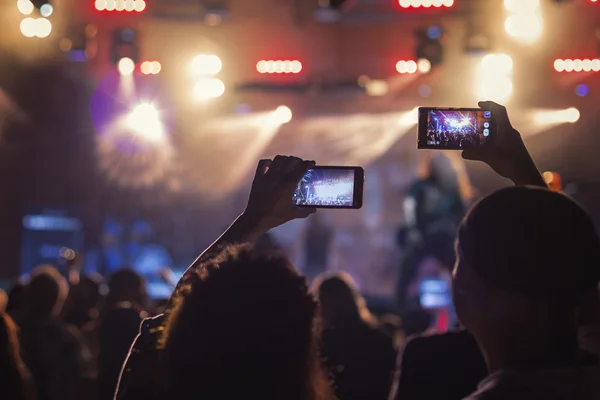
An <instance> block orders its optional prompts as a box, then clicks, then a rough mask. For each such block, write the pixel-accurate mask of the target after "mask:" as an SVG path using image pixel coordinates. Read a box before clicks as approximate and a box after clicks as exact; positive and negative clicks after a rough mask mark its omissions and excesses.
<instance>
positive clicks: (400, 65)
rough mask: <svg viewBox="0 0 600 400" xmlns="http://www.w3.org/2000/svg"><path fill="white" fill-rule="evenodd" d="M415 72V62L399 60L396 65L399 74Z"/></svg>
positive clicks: (416, 67) (416, 68)
mask: <svg viewBox="0 0 600 400" xmlns="http://www.w3.org/2000/svg"><path fill="white" fill-rule="evenodd" d="M417 70H418V66H417V62H416V61H414V60H408V61H404V60H400V61H398V62H397V63H396V71H398V73H399V74H414V73H415V72H417Z"/></svg>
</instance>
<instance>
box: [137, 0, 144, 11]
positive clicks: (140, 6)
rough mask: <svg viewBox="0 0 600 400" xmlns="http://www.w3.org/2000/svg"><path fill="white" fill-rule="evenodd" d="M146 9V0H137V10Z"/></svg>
mask: <svg viewBox="0 0 600 400" xmlns="http://www.w3.org/2000/svg"><path fill="white" fill-rule="evenodd" d="M145 9H146V2H145V1H144V0H136V2H135V11H137V12H142V11H144V10H145Z"/></svg>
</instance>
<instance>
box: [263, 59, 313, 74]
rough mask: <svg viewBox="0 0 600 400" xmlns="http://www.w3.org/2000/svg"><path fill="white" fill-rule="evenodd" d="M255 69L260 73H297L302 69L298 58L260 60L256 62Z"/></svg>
mask: <svg viewBox="0 0 600 400" xmlns="http://www.w3.org/2000/svg"><path fill="white" fill-rule="evenodd" d="M256 71H258V73H260V74H298V73H300V71H302V63H301V62H300V61H298V60H260V61H259V62H258V63H256Z"/></svg>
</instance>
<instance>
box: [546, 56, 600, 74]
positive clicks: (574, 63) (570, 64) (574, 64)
mask: <svg viewBox="0 0 600 400" xmlns="http://www.w3.org/2000/svg"><path fill="white" fill-rule="evenodd" d="M554 69H555V70H556V71H557V72H582V71H583V72H591V71H593V72H600V59H598V58H594V59H589V58H586V59H583V60H581V59H574V60H571V59H570V58H568V59H566V60H563V59H561V58H559V59H556V60H555V61H554Z"/></svg>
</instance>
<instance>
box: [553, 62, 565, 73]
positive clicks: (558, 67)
mask: <svg viewBox="0 0 600 400" xmlns="http://www.w3.org/2000/svg"><path fill="white" fill-rule="evenodd" d="M554 69H555V70H556V71H557V72H563V71H564V70H565V61H564V60H561V59H558V60H556V61H554Z"/></svg>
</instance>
